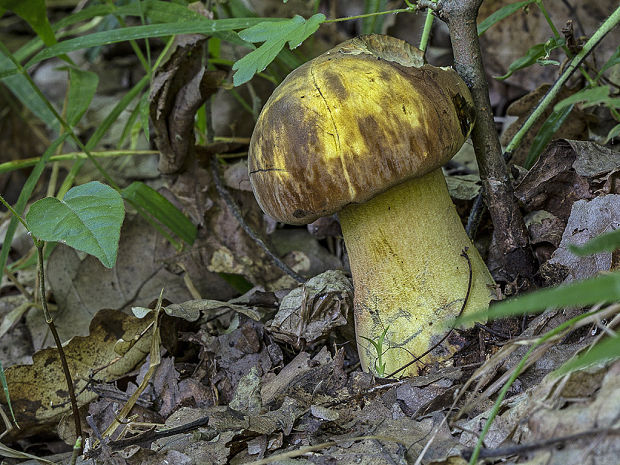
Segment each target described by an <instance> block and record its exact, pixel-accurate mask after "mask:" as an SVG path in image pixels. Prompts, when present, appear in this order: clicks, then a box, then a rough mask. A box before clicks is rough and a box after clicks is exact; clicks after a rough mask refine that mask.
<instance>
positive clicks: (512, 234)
mask: <svg viewBox="0 0 620 465" xmlns="http://www.w3.org/2000/svg"><path fill="white" fill-rule="evenodd" d="M481 3H482V0H440V1H439V2H438V3H434V2H432V1H430V0H420V1H419V2H418V5H419V6H423V7H428V8H431V9H433V10H434V11H435V12H436V13H437V14H439V16H440V17H441V19H443V20H444V21H445V22H446V23H447V24H448V28H449V29H450V39H451V41H452V50H453V55H454V69H455V70H456V72H457V73H458V74H459V75H460V76H461V78H462V79H463V80H464V81H465V83H466V84H467V86H468V87H469V89H470V91H471V95H472V98H473V101H474V108H475V112H476V124H475V125H474V128H473V131H472V134H471V138H472V141H473V144H474V149H475V151H476V159H477V160H478V168H479V170H480V178H481V180H482V186H483V191H484V195H485V200H486V204H487V207H488V209H489V213H490V214H491V219H492V220H493V225H494V231H493V239H494V242H495V249H496V259H497V261H498V265H499V266H498V268H497V269H496V270H493V271H494V272H495V275H496V277H498V278H499V279H501V280H504V281H508V282H509V281H513V280H515V279H516V278H517V277H523V278H526V279H528V280H530V281H531V279H532V277H533V276H534V272H535V266H534V264H535V260H534V255H533V253H532V250H531V248H530V247H529V242H528V235H527V230H526V228H525V222H524V221H523V217H522V215H521V212H520V211H519V207H518V205H517V203H516V201H515V198H514V194H513V188H512V184H511V182H510V178H509V176H508V168H507V166H506V162H505V161H504V158H503V157H502V148H501V145H500V143H499V138H498V135H497V131H496V129H495V122H494V121H493V113H492V112H491V102H490V100H489V89H488V85H487V81H486V74H485V71H484V66H483V64H482V55H481V53H482V52H481V50H480V42H479V41H478V32H477V28H476V18H477V16H478V8H479V7H480V4H481ZM498 272H500V273H499V276H498Z"/></svg>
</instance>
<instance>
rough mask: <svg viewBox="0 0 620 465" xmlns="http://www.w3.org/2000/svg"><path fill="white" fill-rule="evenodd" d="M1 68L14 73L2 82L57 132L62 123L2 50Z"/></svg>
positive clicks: (0, 57) (0, 54)
mask: <svg viewBox="0 0 620 465" xmlns="http://www.w3.org/2000/svg"><path fill="white" fill-rule="evenodd" d="M0 69H8V70H11V72H12V75H11V76H8V77H5V78H4V79H1V80H2V82H3V83H4V84H5V85H6V86H7V87H8V88H9V89H10V90H11V92H12V93H13V95H15V97H17V98H18V100H19V101H20V102H21V103H22V104H23V105H24V106H25V107H26V108H28V109H29V110H30V111H31V112H32V114H33V115H35V116H36V117H37V118H39V119H40V120H41V121H43V122H44V123H45V125H46V126H47V127H48V128H49V129H50V130H51V131H52V132H53V133H55V134H57V133H58V130H59V128H60V123H59V122H58V121H57V120H56V118H55V117H54V114H53V113H52V112H51V111H50V109H49V108H48V106H47V105H46V103H45V101H44V100H43V99H42V98H41V96H40V95H39V94H38V93H37V92H36V91H35V90H34V89H33V87H32V84H31V83H30V81H29V80H28V79H26V77H25V76H24V75H22V74H19V71H18V70H17V67H16V66H15V65H14V64H13V62H12V61H11V60H10V59H9V58H8V57H7V56H6V55H4V53H2V52H1V51H0Z"/></svg>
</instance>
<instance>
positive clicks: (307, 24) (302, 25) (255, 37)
mask: <svg viewBox="0 0 620 465" xmlns="http://www.w3.org/2000/svg"><path fill="white" fill-rule="evenodd" d="M323 21H325V15H323V14H321V13H317V14H315V15H314V16H312V17H311V18H309V19H308V20H307V21H306V20H305V19H304V18H302V17H301V16H299V15H295V16H294V17H293V18H291V19H289V20H286V21H279V22H277V23H273V22H269V23H268V22H262V23H260V24H257V25H256V26H252V27H250V28H248V29H245V30H243V31H241V32H240V33H239V37H241V38H242V39H243V40H247V41H248V42H264V44H263V45H261V46H260V47H258V48H257V49H256V50H254V51H252V52H250V53H248V54H247V55H246V56H244V57H243V58H241V59H240V60H239V61H237V62H236V63H235V64H234V65H233V67H232V69H233V70H235V71H237V72H236V73H235V75H234V77H233V82H234V84H235V86H239V85H241V84H243V83H245V82H247V81H249V80H250V79H252V77H253V76H254V75H255V74H256V73H259V72H261V71H263V70H264V69H265V68H266V67H267V66H269V64H270V63H271V62H272V61H273V60H274V59H275V58H276V56H278V54H279V53H280V50H282V49H283V48H284V44H286V43H287V42H288V44H289V47H290V48H291V49H293V48H295V47H298V46H299V45H300V44H301V43H302V42H303V41H304V40H305V39H306V38H307V37H308V36H309V35H311V34H313V33H314V32H315V31H316V30H317V29H318V28H319V26H320V25H321V23H322V22H323Z"/></svg>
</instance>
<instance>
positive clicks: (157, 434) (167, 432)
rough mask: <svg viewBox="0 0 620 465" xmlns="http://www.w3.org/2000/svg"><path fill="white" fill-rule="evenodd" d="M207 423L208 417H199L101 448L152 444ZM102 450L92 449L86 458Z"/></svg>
mask: <svg viewBox="0 0 620 465" xmlns="http://www.w3.org/2000/svg"><path fill="white" fill-rule="evenodd" d="M208 423H209V417H208V416H205V417H201V418H198V419H197V420H194V421H190V422H189V423H185V424H184V425H180V426H175V427H173V428H166V429H161V430H157V429H155V428H152V429H149V430H147V431H145V432H144V433H141V434H138V435H136V436H132V437H130V438H124V439H118V440H116V441H110V442H108V443H107V444H106V445H105V446H103V447H109V448H110V449H112V450H119V449H123V448H125V447H128V446H133V445H139V444H144V443H145V442H152V441H155V440H157V439H161V438H166V437H169V436H174V435H175V434H182V433H187V432H189V431H192V430H194V429H196V428H199V427H201V426H206V425H207V424H208ZM101 450H102V448H101V447H99V448H97V449H93V450H90V451H88V453H87V454H86V456H87V457H88V458H96V457H97V456H98V455H99V454H100V453H101Z"/></svg>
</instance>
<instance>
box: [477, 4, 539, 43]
mask: <svg viewBox="0 0 620 465" xmlns="http://www.w3.org/2000/svg"><path fill="white" fill-rule="evenodd" d="M535 1H536V0H525V1H524V2H516V3H511V4H510V5H506V6H503V7H502V8H500V9H499V10H497V11H496V12H495V13H493V14H491V15H490V16H488V17H487V18H485V19H484V21H482V22H481V23H480V24H478V35H479V36H481V35H482V34H484V33H485V32H486V30H487V29H489V28H490V27H491V26H493V25H494V24H495V23H497V22H499V21H501V20H502V19H505V18H507V17H508V16H510V15H511V14H513V13H515V12H516V11H519V10H520V9H521V8H524V7H526V6H527V5H529V4H530V3H534V2H535Z"/></svg>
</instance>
